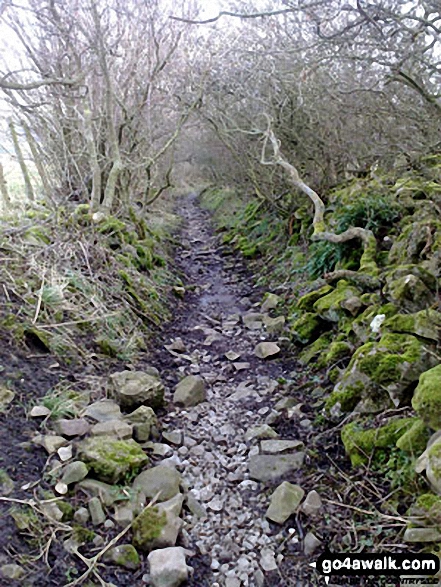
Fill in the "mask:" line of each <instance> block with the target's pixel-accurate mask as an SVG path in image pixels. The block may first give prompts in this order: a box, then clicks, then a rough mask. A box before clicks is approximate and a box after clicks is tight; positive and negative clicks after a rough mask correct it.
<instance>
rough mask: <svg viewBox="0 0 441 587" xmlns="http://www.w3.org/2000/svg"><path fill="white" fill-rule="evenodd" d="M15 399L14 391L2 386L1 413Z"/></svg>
mask: <svg viewBox="0 0 441 587" xmlns="http://www.w3.org/2000/svg"><path fill="white" fill-rule="evenodd" d="M14 397H15V393H14V392H13V391H11V390H10V389H8V388H7V387H4V386H3V385H0V413H1V412H2V411H3V410H4V409H5V408H7V407H8V406H9V404H10V403H11V402H12V400H13V399H14Z"/></svg>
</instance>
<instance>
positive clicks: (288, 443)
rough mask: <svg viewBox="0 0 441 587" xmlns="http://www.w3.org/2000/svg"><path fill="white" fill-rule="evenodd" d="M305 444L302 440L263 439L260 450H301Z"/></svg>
mask: <svg viewBox="0 0 441 587" xmlns="http://www.w3.org/2000/svg"><path fill="white" fill-rule="evenodd" d="M303 446H304V444H303V442H302V441H301V440H262V442H261V443H260V452H262V453H263V454H270V455H274V454H279V453H283V452H288V451H293V450H300V449H301V448H303Z"/></svg>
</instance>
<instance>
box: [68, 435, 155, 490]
mask: <svg viewBox="0 0 441 587" xmlns="http://www.w3.org/2000/svg"><path fill="white" fill-rule="evenodd" d="M78 458H79V459H80V460H82V461H83V462H84V463H86V464H87V466H88V467H89V470H90V471H91V473H93V474H94V475H95V476H96V477H97V478H98V479H99V480H100V481H105V482H107V483H118V481H120V480H121V479H122V478H123V477H124V476H125V475H127V474H128V473H133V472H134V471H137V470H139V469H141V467H143V466H144V465H145V464H147V463H148V461H149V459H148V457H147V455H146V454H145V453H144V451H143V450H142V448H141V447H140V446H139V444H138V443H137V442H135V441H134V440H131V439H130V440H116V439H115V438H113V437H111V436H96V437H92V438H88V439H86V440H83V441H81V442H80V443H79V444H78Z"/></svg>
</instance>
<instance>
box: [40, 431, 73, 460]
mask: <svg viewBox="0 0 441 587" xmlns="http://www.w3.org/2000/svg"><path fill="white" fill-rule="evenodd" d="M32 442H33V443H34V444H37V445H38V446H42V447H43V448H44V449H45V450H46V452H47V453H48V454H50V455H52V454H54V453H56V452H57V451H58V449H59V448H61V447H62V446H66V445H67V444H68V441H67V440H66V439H65V438H64V437H63V436H56V435H52V434H46V435H44V436H43V435H41V434H39V435H38V436H35V437H34V438H33V439H32Z"/></svg>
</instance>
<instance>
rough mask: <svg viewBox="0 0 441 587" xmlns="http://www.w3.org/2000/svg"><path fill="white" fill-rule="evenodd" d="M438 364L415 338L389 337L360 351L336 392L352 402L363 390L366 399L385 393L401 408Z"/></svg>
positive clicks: (399, 335) (367, 345)
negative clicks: (427, 373)
mask: <svg viewBox="0 0 441 587" xmlns="http://www.w3.org/2000/svg"><path fill="white" fill-rule="evenodd" d="M435 363H436V358H435V357H434V356H433V353H432V351H431V350H430V349H428V348H426V347H425V346H424V345H423V343H422V342H421V341H419V340H418V339H417V338H415V337H414V336H411V335H406V334H392V333H386V334H384V335H383V336H382V337H381V339H380V341H379V342H368V343H366V344H364V345H363V346H361V347H360V348H359V349H357V351H356V352H355V353H354V355H353V356H352V359H351V362H350V363H349V366H348V368H347V370H346V372H345V374H344V376H343V378H342V380H341V381H340V382H339V383H338V384H337V385H336V387H335V388H334V391H338V392H339V393H342V392H344V393H345V395H347V394H349V396H350V397H351V398H352V400H353V399H354V397H355V395H359V393H360V390H361V389H362V388H363V396H365V397H366V396H370V397H375V396H376V395H378V393H379V391H380V390H385V391H387V393H388V394H389V397H390V398H391V400H392V402H393V403H394V405H396V406H398V405H400V404H402V403H406V401H408V400H409V399H410V398H409V397H408V393H409V392H410V391H411V390H412V387H413V385H414V384H415V382H416V381H418V378H419V376H420V375H421V373H424V371H426V370H427V369H428V368H430V367H431V366H433V365H434V364H435ZM360 399H362V397H361V396H360Z"/></svg>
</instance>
